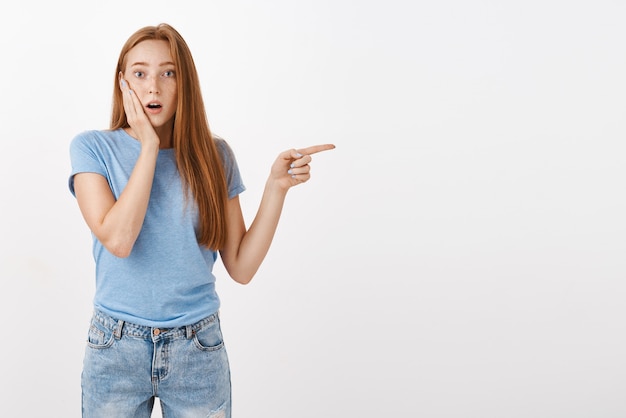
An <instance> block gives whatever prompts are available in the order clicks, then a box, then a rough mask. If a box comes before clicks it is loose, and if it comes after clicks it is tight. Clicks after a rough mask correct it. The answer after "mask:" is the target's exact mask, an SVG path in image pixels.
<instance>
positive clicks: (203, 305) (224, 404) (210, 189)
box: [69, 24, 334, 418]
mask: <svg viewBox="0 0 626 418" xmlns="http://www.w3.org/2000/svg"><path fill="white" fill-rule="evenodd" d="M332 148H334V145H332V144H324V145H316V146H311V147H308V148H303V149H299V150H296V149H292V150H287V151H284V152H282V153H280V154H279V155H278V157H277V159H276V160H275V162H274V163H273V165H272V167H271V171H270V175H269V178H268V179H267V182H266V184H265V190H264V193H263V197H262V199H261V202H260V205H259V209H258V212H257V214H256V216H255V218H254V221H253V222H252V223H251V225H250V227H249V228H247V227H246V225H245V223H244V219H243V215H242V212H241V207H240V204H239V198H238V195H239V193H241V192H242V191H243V190H244V189H245V188H244V185H243V183H242V180H241V177H240V174H239V169H238V167H237V163H236V160H235V157H234V155H233V153H232V150H231V149H230V147H229V146H228V144H227V143H226V142H225V141H224V140H223V139H221V138H219V137H217V136H215V135H212V134H211V132H210V130H209V126H208V123H207V118H206V114H205V108H204V103H203V99H202V95H201V93H200V83H199V81H198V75H197V72H196V68H195V64H194V62H193V58H192V55H191V53H190V51H189V48H188V46H187V44H186V42H185V41H184V39H183V38H182V37H181V35H180V34H179V33H178V32H177V31H176V30H175V29H174V28H173V27H171V26H169V25H167V24H160V25H158V26H154V27H152V26H150V27H145V28H142V29H140V30H138V31H137V32H136V33H134V34H133V35H132V36H131V37H130V38H129V39H128V40H127V42H126V43H125V45H124V46H123V48H122V50H121V52H120V56H119V60H118V63H117V68H116V71H115V85H114V95H113V109H112V118H111V126H110V128H109V129H107V130H93V131H87V132H83V133H81V134H79V135H77V136H76V137H75V138H74V139H73V141H72V143H71V146H70V155H71V162H72V171H71V175H70V179H69V187H70V191H71V192H72V193H73V194H74V196H75V197H76V200H77V202H78V205H79V207H80V210H81V213H82V215H83V217H84V219H85V221H86V223H87V225H88V226H89V229H90V230H91V232H92V235H93V255H94V259H95V264H96V291H95V296H94V301H93V302H94V314H93V317H92V320H91V324H90V328H89V334H88V341H87V347H86V352H85V358H84V366H83V373H82V409H83V416H84V417H106V418H111V417H116V418H122V417H149V416H150V414H151V411H152V407H153V404H154V399H155V397H158V398H159V399H160V402H161V408H162V410H163V414H164V416H167V417H172V418H174V417H230V414H231V412H230V411H231V397H230V396H231V386H230V371H229V365H228V358H227V354H226V350H225V348H224V342H223V339H222V334H221V331H220V319H219V314H218V310H219V307H220V301H219V298H218V295H217V293H216V291H215V277H214V275H213V274H212V268H213V264H214V262H215V260H216V258H217V253H218V252H219V255H220V257H221V259H222V262H223V265H224V267H225V268H226V271H227V272H228V274H229V275H230V276H231V277H232V278H233V279H234V280H235V281H237V282H239V283H242V284H245V283H248V282H249V281H250V280H251V279H252V278H253V276H254V275H255V273H256V271H257V269H258V268H259V266H260V264H261V262H262V261H263V259H264V257H265V255H266V253H267V251H268V249H269V247H270V244H271V241H272V238H273V236H274V233H275V231H276V227H277V224H278V221H279V217H280V214H281V210H282V207H283V202H284V199H285V196H286V194H287V191H288V190H289V188H291V187H293V186H295V185H298V184H300V183H303V182H306V181H307V180H309V177H310V174H309V163H310V162H311V155H312V154H315V153H317V152H320V151H324V150H329V149H332Z"/></svg>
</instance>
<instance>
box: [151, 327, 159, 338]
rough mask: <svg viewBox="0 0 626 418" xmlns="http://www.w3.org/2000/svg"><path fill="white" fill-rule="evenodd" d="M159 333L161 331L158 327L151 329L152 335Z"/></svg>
mask: <svg viewBox="0 0 626 418" xmlns="http://www.w3.org/2000/svg"><path fill="white" fill-rule="evenodd" d="M160 333H161V330H160V329H158V328H155V329H154V331H152V335H154V336H155V337H156V336H157V335H159V334H160Z"/></svg>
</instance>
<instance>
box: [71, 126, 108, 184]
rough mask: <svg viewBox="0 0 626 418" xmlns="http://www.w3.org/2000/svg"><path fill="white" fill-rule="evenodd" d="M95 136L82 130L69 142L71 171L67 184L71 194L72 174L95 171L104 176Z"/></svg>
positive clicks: (103, 167) (104, 171)
mask: <svg viewBox="0 0 626 418" xmlns="http://www.w3.org/2000/svg"><path fill="white" fill-rule="evenodd" d="M95 141H96V138H95V136H93V135H89V133H88V132H83V133H81V134H79V135H77V136H76V137H74V139H72V142H71V143H70V162H71V164H72V171H71V173H70V176H69V179H68V186H69V189H70V192H71V193H72V195H74V196H76V194H75V191H74V176H75V175H76V174H79V173H97V174H101V175H103V176H104V177H106V174H107V172H106V169H105V166H104V164H103V162H102V159H101V158H100V157H99V156H98V154H97V152H96V147H95Z"/></svg>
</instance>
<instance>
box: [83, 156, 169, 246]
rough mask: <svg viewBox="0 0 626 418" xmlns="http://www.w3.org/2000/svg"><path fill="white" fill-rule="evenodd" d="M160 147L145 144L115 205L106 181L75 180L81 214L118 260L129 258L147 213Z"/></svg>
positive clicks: (90, 177)
mask: <svg viewBox="0 0 626 418" xmlns="http://www.w3.org/2000/svg"><path fill="white" fill-rule="evenodd" d="M158 152H159V147H158V145H156V146H155V147H150V146H145V145H144V144H142V147H141V153H140V155H139V158H138V159H137V163H136V164H135V168H134V169H133V171H132V173H131V175H130V178H129V179H128V184H127V185H126V187H125V188H124V190H123V191H122V193H121V195H120V197H119V199H118V200H117V201H116V200H115V197H114V196H113V192H111V188H110V187H109V183H108V182H107V180H106V178H104V177H103V176H102V175H100V174H96V173H79V174H76V176H75V177H74V191H75V194H76V200H77V201H78V206H79V207H80V211H81V213H82V215H83V218H85V221H86V222H87V225H88V226H89V229H91V231H92V232H93V233H94V235H95V236H96V238H98V240H99V241H100V242H101V243H102V245H104V247H105V248H106V249H107V250H108V251H109V252H110V253H111V254H113V255H115V256H116V257H128V256H129V255H130V252H131V250H132V249H133V245H135V241H136V240H137V237H138V236H139V231H141V226H142V225H143V220H144V218H145V215H146V210H147V209H148V201H149V200H150V191H151V189H152V180H153V178H154V168H155V167H156V159H157V155H158Z"/></svg>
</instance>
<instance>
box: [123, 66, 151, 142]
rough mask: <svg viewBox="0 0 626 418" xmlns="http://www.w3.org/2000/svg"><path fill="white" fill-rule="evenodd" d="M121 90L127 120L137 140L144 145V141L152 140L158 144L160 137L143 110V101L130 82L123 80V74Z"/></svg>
mask: <svg viewBox="0 0 626 418" xmlns="http://www.w3.org/2000/svg"><path fill="white" fill-rule="evenodd" d="M120 90H121V91H122V100H123V103H124V112H126V120H128V124H129V125H130V127H131V129H132V130H133V132H134V134H135V135H136V136H137V139H139V141H141V142H142V143H143V142H144V140H146V139H148V138H152V139H153V140H154V139H156V140H157V144H158V136H157V135H156V132H155V130H154V127H153V126H152V123H151V122H150V119H148V115H146V112H144V110H143V105H142V104H141V101H140V100H139V98H138V97H137V95H136V94H135V92H134V91H133V90H132V89H131V87H130V84H129V83H128V81H126V80H125V79H124V78H123V76H122V73H120Z"/></svg>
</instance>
